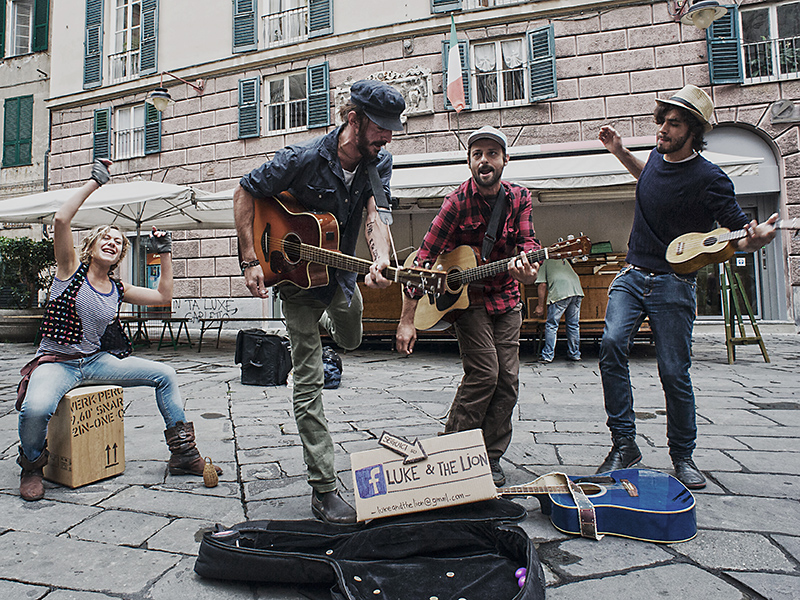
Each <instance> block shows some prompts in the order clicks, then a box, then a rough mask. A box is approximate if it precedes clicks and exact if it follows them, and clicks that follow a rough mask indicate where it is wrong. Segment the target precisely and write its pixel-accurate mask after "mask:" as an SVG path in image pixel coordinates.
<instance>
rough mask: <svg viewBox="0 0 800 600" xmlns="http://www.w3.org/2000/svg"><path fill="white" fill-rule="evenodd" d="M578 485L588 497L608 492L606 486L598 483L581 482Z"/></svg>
mask: <svg viewBox="0 0 800 600" xmlns="http://www.w3.org/2000/svg"><path fill="white" fill-rule="evenodd" d="M578 487H580V488H581V490H583V493H584V494H586V496H587V497H591V496H602V495H603V494H605V493H606V488H604V487H603V486H601V485H597V484H596V483H586V482H581V483H579V484H578Z"/></svg>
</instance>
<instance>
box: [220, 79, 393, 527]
mask: <svg viewBox="0 0 800 600" xmlns="http://www.w3.org/2000/svg"><path fill="white" fill-rule="evenodd" d="M403 110H405V101H404V100H403V96H402V95H401V94H400V92H398V91H397V90H396V89H394V88H393V87H392V86H390V85H387V84H385V83H382V82H379V81H371V80H362V81H357V82H355V83H354V84H353V85H352V87H351V88H350V101H349V102H348V103H346V104H345V105H344V106H343V107H342V108H341V109H340V113H339V114H340V116H341V118H342V121H343V123H342V125H341V126H340V127H337V128H336V129H334V130H333V131H331V132H330V133H328V134H327V135H324V136H322V137H318V138H315V139H313V140H310V141H308V142H305V143H303V144H298V145H296V146H288V147H286V148H284V149H282V150H280V151H278V152H277V153H276V154H275V157H274V158H273V159H272V160H271V161H270V162H267V163H264V164H263V165H262V166H260V167H258V168H257V169H254V170H253V171H252V172H250V173H249V174H248V175H245V176H244V177H242V179H241V180H240V181H239V185H238V186H237V187H236V190H235V191H234V196H233V203H234V217H235V220H236V229H237V233H238V236H239V249H240V251H241V254H242V259H243V260H242V272H243V274H244V277H245V283H246V285H247V288H248V289H249V290H250V292H251V293H252V294H253V295H254V296H256V297H259V298H263V297H266V294H267V288H266V287H265V285H264V270H263V268H262V267H261V265H260V264H259V262H258V260H257V259H256V252H255V247H254V246H253V217H254V210H255V208H254V207H255V203H256V202H261V201H264V199H265V198H268V197H270V196H276V195H278V194H279V193H281V192H284V191H288V192H289V193H291V194H292V196H294V198H295V199H296V200H297V201H298V202H299V203H300V204H301V205H302V206H303V207H304V208H305V209H307V210H310V211H313V212H326V213H332V214H333V215H334V216H335V217H336V219H337V221H338V223H339V228H340V231H341V241H340V244H339V250H341V251H342V252H343V253H344V254H348V255H351V256H352V255H353V254H354V253H355V248H356V242H357V240H358V234H359V230H360V227H361V222H362V213H363V212H364V210H365V209H366V213H367V216H366V224H365V229H364V235H365V237H366V240H367V245H368V247H369V249H370V252H371V254H372V259H373V261H374V262H373V263H372V265H371V267H370V271H369V273H368V274H367V275H366V276H365V278H364V281H365V284H366V285H367V286H368V287H371V288H385V287H388V286H389V285H390V284H391V281H389V280H387V279H386V278H385V277H384V276H383V274H382V271H383V270H384V269H385V268H386V267H387V266H388V265H389V249H390V241H389V227H388V225H387V224H386V223H384V222H383V220H382V219H381V217H380V215H379V210H378V209H379V206H378V204H377V203H376V198H377V197H378V196H379V194H380V190H378V191H376V190H374V189H373V184H372V183H371V181H376V182H377V183H376V185H380V186H382V187H383V192H384V196H385V198H389V197H390V190H389V181H390V179H391V175H392V155H391V154H390V153H389V152H388V151H387V150H386V149H385V148H384V146H385V145H386V144H388V143H389V142H391V141H392V132H393V131H402V130H403V124H402V122H401V121H400V115H401V114H402V112H403ZM370 171H372V173H370ZM371 178H372V179H371ZM380 208H381V209H383V208H384V207H380ZM385 208H386V209H387V210H388V205H387V206H386V207H385ZM278 295H279V296H280V299H281V309H282V311H283V315H284V317H285V318H286V330H287V332H288V334H289V341H290V343H291V346H292V365H293V366H294V374H293V380H294V390H293V404H294V415H295V420H296V422H297V429H298V432H299V434H300V440H301V442H302V444H303V457H304V459H305V462H306V467H307V468H308V483H309V485H310V486H311V487H312V488H313V492H312V495H311V511H312V513H313V514H314V516H316V517H317V518H318V519H320V520H322V521H325V522H327V523H332V524H337V525H348V524H353V523H355V522H356V511H355V509H354V508H353V507H352V506H351V505H350V504H349V503H348V502H347V501H346V500H345V499H344V498H342V496H341V495H340V493H339V491H338V486H337V483H336V470H335V469H334V450H333V439H332V438H331V434H330V432H329V431H328V424H327V421H326V419H325V413H324V410H323V405H322V390H323V386H324V383H325V376H324V366H323V359H322V341H321V339H320V329H322V330H324V331H326V332H327V333H328V334H330V336H331V337H332V338H333V340H334V341H335V342H336V343H337V344H338V345H339V346H341V347H342V348H344V349H346V350H352V349H354V348H356V347H358V346H359V344H361V336H362V325H361V314H362V302H361V293H360V292H359V290H358V287H357V286H356V274H355V273H348V272H346V271H342V270H339V269H336V270H333V275H332V277H330V282H329V284H328V285H326V286H321V287H315V288H312V289H301V288H299V287H296V286H294V285H290V284H288V283H284V284H282V285H279V286H278Z"/></svg>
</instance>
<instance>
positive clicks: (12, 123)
mask: <svg viewBox="0 0 800 600" xmlns="http://www.w3.org/2000/svg"><path fill="white" fill-rule="evenodd" d="M3 108H4V111H3V166H4V167H19V166H22V165H30V164H32V163H31V141H32V140H33V96H20V97H18V98H6V101H5V104H4V107H3Z"/></svg>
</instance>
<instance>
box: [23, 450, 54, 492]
mask: <svg viewBox="0 0 800 600" xmlns="http://www.w3.org/2000/svg"><path fill="white" fill-rule="evenodd" d="M49 456H50V453H49V452H48V451H47V448H45V449H44V450H43V451H42V453H41V454H40V455H39V458H37V459H36V460H35V461H33V462H31V461H29V460H28V458H27V457H26V456H25V454H24V453H23V452H22V446H20V447H19V456H18V457H17V464H18V465H19V466H20V467H22V473H20V476H19V495H20V496H22V499H23V500H27V501H28V502H35V501H36V500H41V499H42V498H44V482H43V481H42V480H43V479H44V466H45V465H46V464H47V458H48V457H49Z"/></svg>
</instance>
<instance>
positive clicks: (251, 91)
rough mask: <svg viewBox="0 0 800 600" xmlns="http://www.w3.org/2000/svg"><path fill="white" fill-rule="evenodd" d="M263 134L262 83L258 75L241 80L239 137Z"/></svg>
mask: <svg viewBox="0 0 800 600" xmlns="http://www.w3.org/2000/svg"><path fill="white" fill-rule="evenodd" d="M260 135H261V85H260V81H259V79H258V77H253V78H252V79H240V80H239V139H243V138H253V137H258V136H260Z"/></svg>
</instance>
